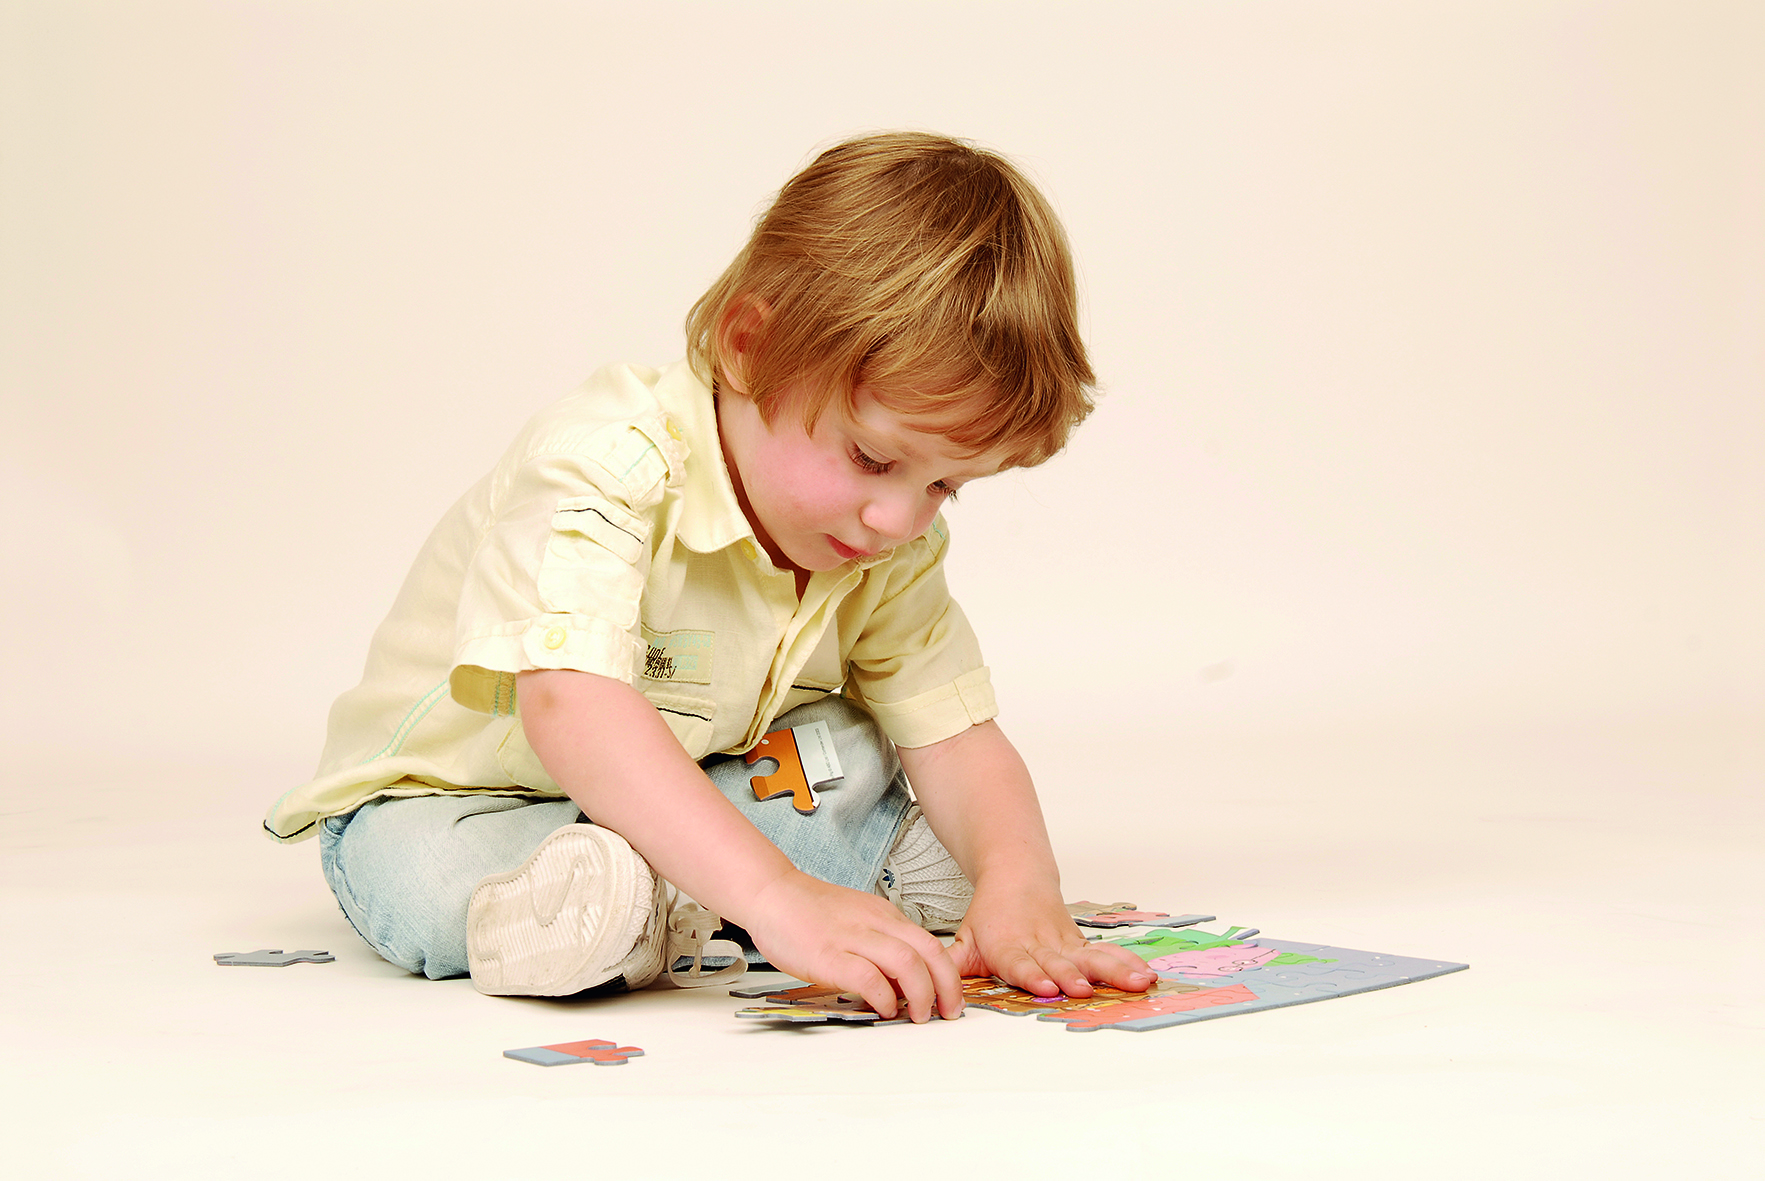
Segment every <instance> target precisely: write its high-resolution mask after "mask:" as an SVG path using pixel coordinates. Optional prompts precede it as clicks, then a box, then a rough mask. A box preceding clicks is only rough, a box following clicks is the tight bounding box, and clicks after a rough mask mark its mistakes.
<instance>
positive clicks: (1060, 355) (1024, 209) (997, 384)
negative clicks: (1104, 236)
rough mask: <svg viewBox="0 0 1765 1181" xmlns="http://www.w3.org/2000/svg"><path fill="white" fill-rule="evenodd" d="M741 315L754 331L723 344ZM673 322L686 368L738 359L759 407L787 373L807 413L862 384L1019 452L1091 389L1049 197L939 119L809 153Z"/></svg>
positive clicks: (1061, 442)
mask: <svg viewBox="0 0 1765 1181" xmlns="http://www.w3.org/2000/svg"><path fill="white" fill-rule="evenodd" d="M744 319H745V320H746V321H747V322H749V323H752V324H753V325H755V326H756V331H754V332H752V333H751V334H750V335H749V336H748V338H747V347H746V348H738V347H737V346H736V345H735V344H734V341H733V334H734V333H736V332H737V331H739V330H740V327H741V324H742V323H743V322H744ZM686 330H687V348H688V356H689V357H690V358H691V360H692V363H693V366H694V368H695V369H696V370H697V371H698V373H699V376H700V377H701V378H703V379H704V380H705V381H706V382H707V383H715V382H716V381H717V380H718V379H719V378H720V377H723V376H725V375H726V374H734V375H736V376H738V378H739V384H740V385H741V387H742V389H743V391H744V392H745V393H746V394H747V396H749V397H751V398H753V399H754V401H755V403H756V405H757V406H758V407H759V409H760V412H761V414H762V415H764V416H765V417H766V418H767V419H768V421H770V420H771V418H772V415H773V413H774V412H775V410H776V409H777V407H778V405H779V397H780V394H781V392H782V391H783V390H784V389H785V387H787V386H793V385H797V384H798V383H801V388H802V389H803V390H804V391H805V397H804V403H805V404H804V405H802V406H800V407H799V409H800V410H801V412H802V414H803V421H804V426H805V429H810V430H812V429H813V428H814V425H815V422H816V421H817V419H818V418H819V416H820V415H821V413H822V412H823V411H824V410H825V409H826V408H827V406H828V405H829V404H830V403H831V401H832V400H833V398H834V397H835V396H843V397H844V398H845V399H846V402H847V405H848V406H849V405H850V404H851V400H852V399H853V398H854V397H855V392H856V390H857V388H858V386H859V385H861V384H862V385H863V386H864V389H865V391H866V392H867V393H869V394H871V395H872V396H874V397H875V398H877V399H878V400H879V401H880V402H882V403H883V404H884V405H885V406H887V407H889V408H890V409H892V410H894V411H895V412H897V413H900V414H903V415H907V416H910V417H912V418H915V419H918V420H921V421H923V422H925V423H926V424H927V427H926V429H930V430H935V431H937V432H938V433H940V434H942V435H943V436H944V437H946V438H947V439H949V440H950V441H951V442H953V443H955V444H956V445H957V446H959V447H963V448H966V449H968V450H970V451H972V452H973V453H975V454H980V453H983V452H987V453H997V454H999V455H1001V456H1003V457H1004V458H1005V460H1006V466H1034V465H1036V464H1039V463H1041V462H1043V461H1044V460H1046V459H1048V458H1049V457H1051V456H1053V455H1054V454H1055V453H1056V452H1058V451H1059V450H1060V449H1061V448H1062V447H1064V446H1065V445H1066V440H1067V437H1068V435H1069V434H1070V433H1071V432H1072V430H1073V428H1074V427H1076V426H1077V425H1078V424H1079V423H1080V422H1081V421H1083V420H1084V418H1085V416H1086V415H1087V414H1089V413H1090V412H1091V407H1092V400H1091V395H1090V392H1089V389H1088V387H1090V386H1092V385H1094V384H1095V381H1096V378H1095V376H1094V375H1093V374H1092V372H1091V366H1090V363H1089V362H1088V361H1087V360H1086V359H1085V346H1084V343H1083V342H1082V341H1081V340H1080V339H1079V331H1078V292H1077V284H1076V282H1075V281H1074V278H1073V268H1072V255H1071V251H1070V250H1069V249H1068V247H1067V242H1066V235H1065V233H1064V232H1063V231H1062V229H1061V227H1060V222H1059V220H1058V219H1057V218H1056V217H1055V216H1054V211H1053V209H1052V208H1050V207H1049V205H1048V202H1047V201H1046V200H1045V199H1044V198H1043V197H1042V195H1041V194H1040V193H1039V192H1037V191H1036V189H1035V187H1034V186H1033V185H1031V184H1030V183H1029V181H1028V180H1026V179H1025V178H1024V177H1023V175H1022V174H1021V173H1020V172H1018V170H1017V169H1016V168H1014V167H1013V166H1012V165H1011V164H1010V163H1009V162H1008V161H1006V160H1004V159H1003V158H1001V157H1000V156H997V155H995V154H993V153H992V152H988V151H984V150H982V149H979V148H976V147H974V146H973V145H970V144H967V143H964V142H962V141H960V140H954V139H949V138H946V137H944V136H938V135H929V134H923V133H918V132H892V133H887V134H881V135H870V136H863V137H860V138H857V139H851V140H847V141H846V142H844V143H841V144H838V145H836V146H834V147H832V148H829V149H828V150H827V151H825V152H823V153H821V155H819V156H817V157H816V158H815V161H814V162H813V163H812V164H810V165H809V166H808V167H807V168H805V169H803V171H801V172H799V173H798V174H797V175H796V176H794V177H792V178H791V180H790V182H789V183H788V184H786V185H785V186H784V188H783V189H781V190H780V191H779V194H778V196H777V198H776V199H775V200H774V201H773V203H772V206H771V208H770V209H768V210H767V212H766V214H765V215H764V216H763V217H762V218H761V219H760V222H759V224H758V225H757V226H756V227H755V229H754V234H753V237H752V238H750V239H749V240H748V244H747V246H746V247H744V248H743V250H742V252H741V253H740V254H739V255H737V256H736V259H735V261H734V262H732V263H731V264H730V265H729V269H727V270H726V271H724V272H723V275H722V277H721V278H719V279H718V280H717V282H716V283H714V284H713V285H712V286H711V289H710V290H709V291H707V292H706V293H705V294H704V295H703V296H702V297H700V299H699V301H698V302H697V303H695V304H694V305H693V308H692V311H691V312H690V313H688V316H687V323H686ZM738 352H739V353H740V356H739V357H737V356H736V354H737V353H738ZM726 365H729V366H730V368H729V369H727V370H726V368H725V366H726Z"/></svg>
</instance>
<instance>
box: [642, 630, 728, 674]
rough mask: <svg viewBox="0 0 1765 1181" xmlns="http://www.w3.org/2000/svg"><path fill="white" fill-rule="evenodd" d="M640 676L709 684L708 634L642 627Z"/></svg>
mask: <svg viewBox="0 0 1765 1181" xmlns="http://www.w3.org/2000/svg"><path fill="white" fill-rule="evenodd" d="M643 641H644V657H643V675H644V676H645V677H647V678H648V679H650V680H652V681H685V682H687V683H688V684H693V685H709V684H710V683H711V649H712V633H711V632H696V631H676V632H654V631H651V630H650V629H649V628H647V627H646V628H644V629H643Z"/></svg>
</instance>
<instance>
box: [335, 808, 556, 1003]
mask: <svg viewBox="0 0 1765 1181" xmlns="http://www.w3.org/2000/svg"><path fill="white" fill-rule="evenodd" d="M579 816H580V812H579V811H578V810H577V808H576V806H575V805H574V804H572V803H570V802H569V801H568V800H564V801H545V802H541V803H535V802H533V801H531V800H526V799H520V798H517V797H508V796H483V795H474V794H469V793H460V794H457V795H429V796H412V797H408V798H393V799H381V800H373V801H370V802H368V803H366V804H363V805H362V806H361V807H360V808H358V809H357V810H356V811H355V812H354V813H352V814H350V815H349V816H348V817H345V818H341V819H339V818H332V819H330V820H327V821H325V822H324V823H325V830H324V832H323V833H322V834H321V838H320V839H321V861H322V863H323V866H324V871H325V878H326V880H327V881H328V882H329V884H330V886H331V889H332V892H333V893H334V894H336V895H337V901H338V903H339V904H340V905H341V906H342V908H343V913H344V915H345V916H346V917H347V918H348V919H349V921H350V923H351V925H353V926H354V927H355V929H356V931H357V933H358V934H360V935H361V936H362V938H363V939H365V940H366V941H367V942H368V944H369V945H370V946H372V947H373V948H374V950H375V951H377V952H379V954H380V955H381V956H382V957H384V958H385V959H387V960H388V961H390V962H392V963H394V964H397V965H398V966H400V967H402V968H404V969H406V970H407V971H410V972H415V973H419V974H422V975H427V976H430V977H434V978H440V977H444V976H458V975H462V974H463V973H464V972H465V971H466V954H465V946H466V944H465V937H466V909H467V906H468V905H469V904H470V902H471V897H472V891H473V889H474V888H475V887H476V886H477V884H478V882H479V881H480V880H481V879H483V878H485V877H487V876H489V875H490V874H493V873H503V872H506V871H507V870H510V869H513V868H514V867H515V866H517V865H519V864H520V863H521V861H522V860H523V859H524V858H526V856H527V855H528V854H529V853H531V852H532V851H533V850H534V849H535V848H537V847H538V846H539V843H540V842H541V841H543V840H544V839H545V838H546V837H547V836H549V835H550V834H551V833H552V832H554V831H556V830H557V829H559V828H561V827H563V826H564V825H566V824H570V823H572V822H573V821H574V820H576V819H577V818H578V817H579Z"/></svg>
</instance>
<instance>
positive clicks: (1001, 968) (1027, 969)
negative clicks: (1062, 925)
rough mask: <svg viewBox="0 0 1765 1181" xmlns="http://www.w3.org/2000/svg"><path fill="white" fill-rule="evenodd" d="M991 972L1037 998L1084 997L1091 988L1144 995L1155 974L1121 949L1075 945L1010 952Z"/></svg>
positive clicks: (1089, 993)
mask: <svg viewBox="0 0 1765 1181" xmlns="http://www.w3.org/2000/svg"><path fill="white" fill-rule="evenodd" d="M993 970H994V973H995V974H996V975H998V976H999V978H1000V979H1002V980H1004V981H1006V982H1007V983H1008V984H1014V985H1016V986H1017V987H1018V988H1021V989H1024V990H1025V991H1027V992H1033V993H1035V994H1036V995H1037V996H1052V995H1054V994H1055V993H1064V994H1065V995H1067V996H1073V997H1088V996H1091V995H1093V994H1094V993H1095V992H1096V989H1095V988H1093V987H1092V985H1093V984H1094V983H1095V984H1107V985H1109V986H1110V987H1111V988H1119V989H1122V990H1123V991H1124V992H1144V991H1145V990H1146V989H1148V988H1150V987H1152V984H1153V982H1154V981H1156V980H1157V979H1158V974H1157V973H1156V972H1154V971H1153V970H1152V969H1151V968H1148V967H1147V966H1146V962H1145V961H1144V960H1142V959H1141V958H1140V957H1139V956H1137V955H1135V954H1134V953H1133V952H1131V951H1129V950H1128V949H1127V948H1125V947H1121V946H1118V945H1117V944H1113V943H1086V942H1084V941H1083V936H1079V937H1078V942H1076V943H1069V944H1066V945H1064V946H1057V947H1047V946H1030V947H1022V948H1013V949H1011V950H1009V951H1007V952H1004V953H1002V954H1001V955H1000V956H998V957H997V959H996V960H995V962H994V964H993Z"/></svg>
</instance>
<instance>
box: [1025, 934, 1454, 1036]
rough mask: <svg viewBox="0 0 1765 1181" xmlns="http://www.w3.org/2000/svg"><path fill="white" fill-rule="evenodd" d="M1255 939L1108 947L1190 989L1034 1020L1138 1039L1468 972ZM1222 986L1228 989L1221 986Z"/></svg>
mask: <svg viewBox="0 0 1765 1181" xmlns="http://www.w3.org/2000/svg"><path fill="white" fill-rule="evenodd" d="M1253 934H1256V932H1255V930H1254V928H1248V927H1245V928H1240V927H1233V928H1232V929H1231V930H1230V931H1229V932H1228V933H1227V934H1225V935H1210V934H1209V933H1208V932H1206V931H1185V932H1181V933H1180V934H1178V933H1171V932H1154V933H1152V934H1149V935H1140V936H1132V937H1129V938H1125V939H1114V940H1110V941H1109V942H1112V943H1118V944H1120V945H1121V946H1123V947H1126V948H1128V949H1129V950H1131V951H1134V952H1136V953H1137V954H1139V955H1142V956H1144V957H1145V958H1146V960H1147V967H1149V968H1151V969H1152V970H1153V971H1155V972H1157V973H1158V974H1159V978H1160V981H1161V983H1163V982H1170V983H1176V984H1182V985H1187V986H1188V988H1187V989H1185V990H1184V991H1183V992H1181V993H1180V994H1178V993H1172V994H1166V992H1165V990H1164V989H1162V988H1159V987H1155V988H1154V989H1153V991H1152V992H1151V993H1148V994H1145V995H1138V996H1134V997H1131V998H1130V999H1128V1000H1125V1001H1121V1002H1117V1003H1112V1004H1107V1005H1088V1006H1081V1007H1075V1008H1072V1009H1068V1010H1063V1011H1058V1012H1056V1011H1050V1012H1047V1013H1040V1014H1037V1017H1038V1019H1039V1020H1042V1021H1062V1022H1065V1023H1066V1026H1067V1028H1068V1029H1069V1030H1073V1031H1075V1032H1083V1033H1088V1032H1090V1031H1092V1030H1096V1029H1126V1030H1130V1031H1133V1032H1140V1031H1144V1030H1148V1029H1162V1028H1164V1027H1165V1026H1167V1025H1184V1024H1187V1023H1189V1022H1191V1021H1206V1020H1208V1019H1209V1018H1213V1017H1231V1016H1234V1015H1236V1014H1238V1013H1254V1012H1257V1011H1259V1010H1262V1009H1279V1008H1284V1007H1286V1006H1288V1005H1303V1004H1308V1003H1310V1002H1311V1001H1325V1000H1329V999H1331V998H1332V997H1339V996H1352V995H1353V994H1355V993H1357V992H1372V991H1374V990H1375V989H1380V988H1393V987H1396V986H1397V985H1399V984H1409V983H1411V982H1413V981H1417V980H1427V979H1429V978H1430V977H1434V976H1444V975H1446V974H1447V973H1448V972H1460V971H1463V970H1464V969H1465V968H1467V967H1469V965H1468V964H1455V963H1450V962H1447V961H1444V960H1423V959H1413V958H1411V957H1408V956H1398V955H1384V954H1382V953H1379V952H1372V951H1356V950H1353V949H1352V948H1346V947H1329V946H1326V945H1324V944H1321V943H1296V942H1291V941H1288V940H1285V939H1280V940H1276V939H1261V938H1259V939H1257V940H1256V941H1254V942H1253V941H1251V939H1250V938H1249V936H1250V935H1253ZM1184 944H1187V946H1183V945H1184ZM1148 952H1150V953H1151V954H1150V955H1148V954H1147V953H1148ZM1226 981H1230V983H1229V984H1223V986H1222V983H1223V982H1226Z"/></svg>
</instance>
